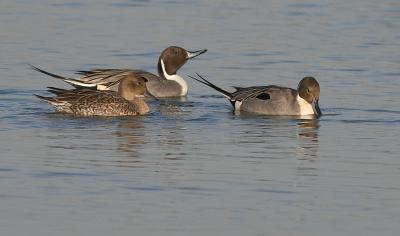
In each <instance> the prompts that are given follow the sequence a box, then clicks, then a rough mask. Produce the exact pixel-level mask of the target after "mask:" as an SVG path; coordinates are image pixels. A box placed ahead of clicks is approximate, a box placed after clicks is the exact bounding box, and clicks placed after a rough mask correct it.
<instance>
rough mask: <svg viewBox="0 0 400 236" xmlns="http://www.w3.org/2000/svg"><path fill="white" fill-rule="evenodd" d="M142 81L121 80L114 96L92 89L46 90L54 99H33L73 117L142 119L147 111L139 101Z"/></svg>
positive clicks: (141, 99)
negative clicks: (134, 117)
mask: <svg viewBox="0 0 400 236" xmlns="http://www.w3.org/2000/svg"><path fill="white" fill-rule="evenodd" d="M146 81H147V79H146V78H143V77H141V78H137V77H133V76H126V77H124V78H123V79H122V80H121V82H120V83H119V86H118V87H119V89H118V92H115V91H102V90H94V89H71V90H67V89H60V88H54V87H48V91H49V92H51V93H53V94H55V95H56V96H54V97H44V96H39V95H36V94H35V96H37V97H38V98H40V99H43V100H45V101H47V102H48V103H50V104H51V105H53V106H54V108H55V109H56V111H57V112H62V113H69V114H73V115H77V116H130V115H143V114H146V113H148V112H149V107H148V106H147V104H146V102H145V101H144V100H143V98H142V97H143V95H144V93H145V92H146Z"/></svg>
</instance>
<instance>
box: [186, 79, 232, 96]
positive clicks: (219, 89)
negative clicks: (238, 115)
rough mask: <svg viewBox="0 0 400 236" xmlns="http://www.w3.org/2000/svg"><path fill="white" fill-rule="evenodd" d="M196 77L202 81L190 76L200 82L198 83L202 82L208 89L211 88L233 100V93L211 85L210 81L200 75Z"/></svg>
mask: <svg viewBox="0 0 400 236" xmlns="http://www.w3.org/2000/svg"><path fill="white" fill-rule="evenodd" d="M196 75H197V76H198V77H199V78H200V79H197V78H195V77H193V76H190V75H188V76H189V77H190V78H191V79H194V80H196V81H198V82H200V83H202V84H205V85H207V86H208V87H211V88H213V89H215V90H217V91H218V92H220V93H222V95H224V96H225V97H227V98H228V99H229V100H230V99H231V98H232V93H230V92H228V91H226V90H223V89H222V88H220V87H218V86H217V85H215V84H213V83H211V82H210V81H208V80H206V79H204V77H202V76H201V75H199V74H198V73H196Z"/></svg>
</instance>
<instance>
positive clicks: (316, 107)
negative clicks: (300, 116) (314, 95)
mask: <svg viewBox="0 0 400 236" xmlns="http://www.w3.org/2000/svg"><path fill="white" fill-rule="evenodd" d="M312 107H313V110H314V114H315V116H316V117H317V118H319V117H320V116H322V112H321V109H320V108H319V104H318V99H314V100H313V102H312Z"/></svg>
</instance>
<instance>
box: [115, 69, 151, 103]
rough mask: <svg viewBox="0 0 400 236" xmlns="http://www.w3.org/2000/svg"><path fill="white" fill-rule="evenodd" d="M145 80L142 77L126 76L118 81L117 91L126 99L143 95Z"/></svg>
mask: <svg viewBox="0 0 400 236" xmlns="http://www.w3.org/2000/svg"><path fill="white" fill-rule="evenodd" d="M146 82H147V79H146V78H144V77H135V76H133V75H130V76H126V77H125V78H123V79H122V80H121V82H120V83H119V87H118V92H119V94H120V95H121V96H122V97H123V98H125V99H126V100H133V99H135V98H137V97H143V96H144V94H145V92H146Z"/></svg>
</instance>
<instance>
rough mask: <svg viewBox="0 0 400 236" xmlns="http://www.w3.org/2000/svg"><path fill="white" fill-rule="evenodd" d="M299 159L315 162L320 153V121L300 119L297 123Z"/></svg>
mask: <svg viewBox="0 0 400 236" xmlns="http://www.w3.org/2000/svg"><path fill="white" fill-rule="evenodd" d="M297 127H298V128H297V129H298V132H297V133H298V151H297V155H298V157H299V159H305V160H314V158H316V157H317V153H318V130H319V120H318V119H300V120H299V121H298V123H297Z"/></svg>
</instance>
